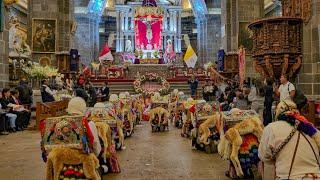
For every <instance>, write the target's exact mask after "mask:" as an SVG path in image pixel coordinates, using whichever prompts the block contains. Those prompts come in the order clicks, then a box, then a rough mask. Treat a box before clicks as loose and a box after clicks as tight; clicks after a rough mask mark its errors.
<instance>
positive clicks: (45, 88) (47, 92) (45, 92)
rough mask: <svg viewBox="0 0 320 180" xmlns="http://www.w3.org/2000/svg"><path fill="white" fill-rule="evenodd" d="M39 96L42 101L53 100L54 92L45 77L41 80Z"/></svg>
mask: <svg viewBox="0 0 320 180" xmlns="http://www.w3.org/2000/svg"><path fill="white" fill-rule="evenodd" d="M41 98H42V102H44V103H45V102H53V101H55V99H54V92H53V91H52V90H51V88H50V87H49V82H48V80H47V79H44V80H42V86H41Z"/></svg>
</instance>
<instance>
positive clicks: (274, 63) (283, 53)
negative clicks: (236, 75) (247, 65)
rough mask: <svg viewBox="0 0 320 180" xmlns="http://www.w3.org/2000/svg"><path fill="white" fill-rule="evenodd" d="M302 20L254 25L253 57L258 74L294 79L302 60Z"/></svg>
mask: <svg viewBox="0 0 320 180" xmlns="http://www.w3.org/2000/svg"><path fill="white" fill-rule="evenodd" d="M302 23H303V21H302V19H300V18H291V17H277V18H268V19H262V20H259V21H256V22H253V23H251V24H250V25H249V28H250V29H251V30H252V32H253V36H252V39H253V55H252V56H253V58H254V66H255V69H256V70H257V72H259V73H260V74H261V75H263V76H265V77H268V76H269V77H273V78H275V79H279V78H280V76H281V74H289V76H290V78H294V77H295V76H296V74H297V73H298V71H299V69H300V67H301V61H302Z"/></svg>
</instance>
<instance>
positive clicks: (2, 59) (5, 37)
mask: <svg viewBox="0 0 320 180" xmlns="http://www.w3.org/2000/svg"><path fill="white" fill-rule="evenodd" d="M0 8H1V4H0ZM1 12H2V13H3V16H4V17H3V20H4V22H1V23H3V31H2V32H0V88H5V87H8V83H9V64H8V55H9V17H8V12H7V10H6V9H5V8H3V9H2V11H1Z"/></svg>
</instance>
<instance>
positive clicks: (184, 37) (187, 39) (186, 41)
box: [183, 34, 191, 47]
mask: <svg viewBox="0 0 320 180" xmlns="http://www.w3.org/2000/svg"><path fill="white" fill-rule="evenodd" d="M183 40H184V44H185V45H186V47H188V46H189V45H190V44H191V43H190V38H189V35H188V34H185V35H183Z"/></svg>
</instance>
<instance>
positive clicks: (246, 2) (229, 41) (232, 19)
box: [221, 0, 264, 77]
mask: <svg viewBox="0 0 320 180" xmlns="http://www.w3.org/2000/svg"><path fill="white" fill-rule="evenodd" d="M263 16H264V1H263V0H225V1H221V26H222V40H221V41H222V47H223V48H224V49H225V51H226V52H230V51H237V50H238V47H239V46H240V45H241V43H240V42H239V36H241V35H242V33H243V31H242V30H241V29H240V28H241V27H246V25H248V24H249V23H251V22H253V21H255V20H257V19H260V18H262V17H263ZM243 29H244V28H243ZM245 47H246V45H245ZM246 48H247V47H246ZM246 76H247V77H258V76H259V75H258V74H257V73H256V72H255V70H254V69H253V64H252V58H251V55H250V52H249V51H247V56H246Z"/></svg>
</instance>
